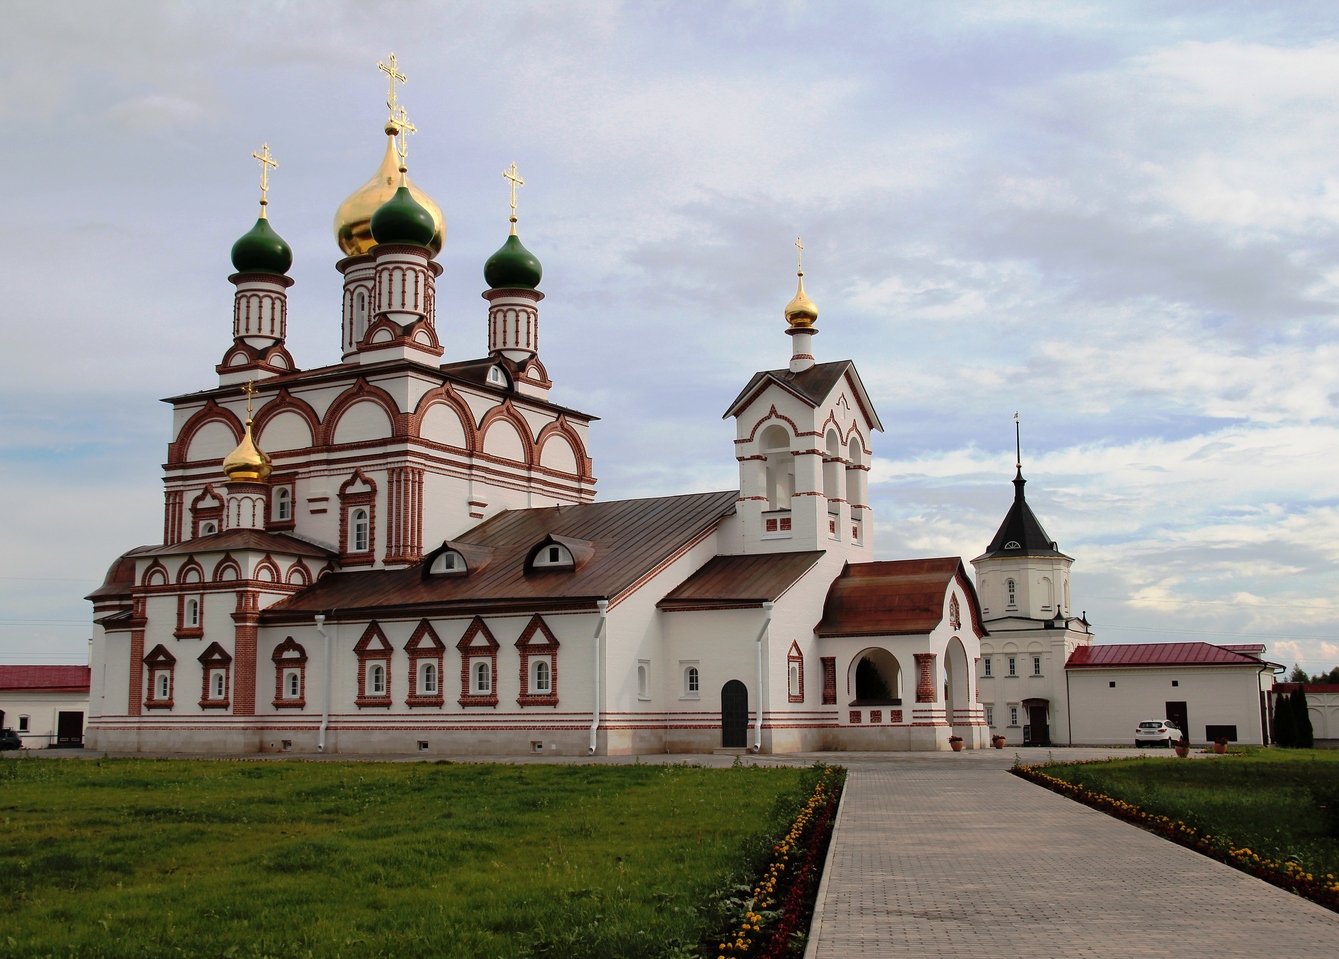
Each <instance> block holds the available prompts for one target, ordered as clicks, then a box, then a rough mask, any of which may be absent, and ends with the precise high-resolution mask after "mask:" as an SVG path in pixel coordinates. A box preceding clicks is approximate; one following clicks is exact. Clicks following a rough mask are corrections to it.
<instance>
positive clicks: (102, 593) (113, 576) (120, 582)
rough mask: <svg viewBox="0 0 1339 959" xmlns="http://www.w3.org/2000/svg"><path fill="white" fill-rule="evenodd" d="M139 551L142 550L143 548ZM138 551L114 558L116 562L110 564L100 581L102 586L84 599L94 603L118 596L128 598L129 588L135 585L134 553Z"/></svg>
mask: <svg viewBox="0 0 1339 959" xmlns="http://www.w3.org/2000/svg"><path fill="white" fill-rule="evenodd" d="M140 549H144V547H143V546H141V547H140ZM137 552H138V550H133V549H132V550H131V551H130V552H129V553H122V554H121V555H120V556H118V557H116V562H114V563H112V565H111V566H110V567H108V569H107V576H106V578H105V579H104V580H103V581H102V585H101V586H99V587H98V588H97V589H95V590H93V592H91V593H89V594H88V595H87V596H85V597H84V599H91V600H93V601H94V602H97V601H98V600H110V599H115V598H116V597H118V596H125V597H128V596H129V595H130V590H131V587H133V586H134V585H135V555H134V554H135V553H137Z"/></svg>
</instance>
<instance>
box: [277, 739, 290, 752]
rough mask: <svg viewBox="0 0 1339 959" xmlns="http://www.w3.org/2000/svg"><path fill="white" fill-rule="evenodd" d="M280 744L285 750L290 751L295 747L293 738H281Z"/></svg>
mask: <svg viewBox="0 0 1339 959" xmlns="http://www.w3.org/2000/svg"><path fill="white" fill-rule="evenodd" d="M279 745H280V746H281V747H282V748H283V749H284V751H288V750H290V749H292V748H293V740H291V739H284V740H280V742H279Z"/></svg>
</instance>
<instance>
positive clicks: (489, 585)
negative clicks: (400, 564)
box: [261, 490, 739, 622]
mask: <svg viewBox="0 0 1339 959" xmlns="http://www.w3.org/2000/svg"><path fill="white" fill-rule="evenodd" d="M738 495H739V494H738V492H737V491H735V490H725V491H722V492H715V493H692V494H688V495H685V496H661V497H656V498H653V499H632V500H611V501H606V502H599V503H583V504H580V505H577V506H554V507H544V508H538V509H518V510H504V511H503V512H501V513H499V514H497V515H496V516H494V517H492V518H491V519H488V520H485V521H484V522H483V523H480V524H479V525H478V526H476V527H474V528H473V529H472V530H470V531H469V532H467V533H464V534H462V535H461V536H458V537H456V542H459V543H463V544H468V545H475V546H483V547H490V548H492V550H493V552H492V556H491V559H490V561H489V563H488V565H487V566H485V567H484V568H483V569H478V570H476V571H472V572H469V573H467V574H466V575H464V576H460V575H443V576H431V575H425V569H426V567H425V564H424V563H419V564H417V565H415V566H410V567H408V568H407V569H395V570H387V569H377V570H363V571H357V572H348V573H330V574H329V575H327V576H324V577H322V578H321V579H320V580H318V581H317V582H316V583H314V584H313V585H311V586H309V587H308V588H307V589H305V590H303V591H302V592H300V593H296V594H294V595H293V596H291V597H289V598H288V599H286V600H284V601H282V602H279V603H276V604H275V605H274V606H271V607H269V608H268V609H266V610H264V611H263V612H262V613H261V620H262V622H301V621H305V620H309V619H310V618H311V617H312V616H313V615H314V614H316V613H326V614H327V615H329V616H331V617H332V618H333V619H357V618H366V617H367V616H368V615H372V616H377V615H381V616H385V615H392V614H394V615H411V614H412V615H420V614H422V615H427V614H465V613H468V612H475V611H477V612H483V611H487V610H496V609H506V610H509V611H516V612H521V611H529V610H538V609H552V608H555V607H567V608H573V607H575V608H594V605H595V601H596V600H597V599H608V600H611V601H616V600H617V599H618V598H619V597H620V596H621V595H622V594H623V593H625V592H626V591H627V590H629V589H631V588H632V587H634V586H635V585H637V584H638V583H639V582H640V581H642V580H643V579H644V578H646V577H647V576H649V575H651V574H652V573H653V572H655V571H656V569H657V568H658V567H660V566H661V564H663V563H665V562H666V561H667V560H669V559H670V558H671V557H673V556H675V555H677V554H678V553H679V552H681V551H682V550H683V549H685V548H687V547H688V546H690V545H691V544H692V543H694V542H696V541H698V540H699V539H700V538H701V537H702V536H704V535H706V534H707V533H709V532H710V531H711V530H712V529H713V528H714V527H715V526H716V524H717V523H719V522H720V521H721V519H722V518H724V517H725V516H728V515H729V514H731V513H733V512H734V509H735V500H736V499H737V498H738ZM546 537H553V538H554V539H555V540H559V537H566V538H567V540H584V541H586V542H588V543H590V544H591V555H590V557H589V559H588V560H587V561H586V562H585V563H583V564H582V565H581V566H580V568H578V569H575V570H574V569H571V568H566V569H563V568H557V569H552V570H546V569H543V568H539V569H527V565H526V558H527V556H528V555H529V554H530V552H531V550H532V549H533V548H534V547H535V545H536V544H537V543H539V542H540V541H542V540H544V539H545V538H546ZM559 541H564V540H559ZM434 552H436V551H435V550H434ZM462 553H463V551H462ZM468 561H469V560H468V557H467V558H466V562H467V563H468Z"/></svg>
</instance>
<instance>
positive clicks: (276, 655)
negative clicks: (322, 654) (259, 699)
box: [270, 636, 307, 709]
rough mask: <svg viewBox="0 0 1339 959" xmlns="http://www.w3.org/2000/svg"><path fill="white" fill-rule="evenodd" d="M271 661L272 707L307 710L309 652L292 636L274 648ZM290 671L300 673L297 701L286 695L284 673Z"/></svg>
mask: <svg viewBox="0 0 1339 959" xmlns="http://www.w3.org/2000/svg"><path fill="white" fill-rule="evenodd" d="M270 660H271V661H272V662H273V663H274V702H272V703H271V704H270V705H272V706H273V707H274V708H275V709H306V708H307V651H306V650H305V649H303V648H302V644H300V643H299V642H297V640H295V639H294V638H293V637H292V636H288V637H285V639H284V641H283V642H282V643H280V644H279V645H278V646H276V647H274V652H273V653H271V654H270ZM290 669H296V670H297V671H298V695H297V698H296V699H290V698H286V697H285V695H284V693H285V690H284V673H285V672H286V671H287V670H290Z"/></svg>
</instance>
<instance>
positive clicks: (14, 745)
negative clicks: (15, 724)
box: [0, 729, 23, 751]
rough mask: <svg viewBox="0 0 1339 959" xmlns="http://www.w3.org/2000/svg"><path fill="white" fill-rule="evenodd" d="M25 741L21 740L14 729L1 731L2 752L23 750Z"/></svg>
mask: <svg viewBox="0 0 1339 959" xmlns="http://www.w3.org/2000/svg"><path fill="white" fill-rule="evenodd" d="M22 748H23V740H21V739H19V734H18V733H16V732H14V730H13V729H0V751H3V750H6V749H22Z"/></svg>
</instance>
